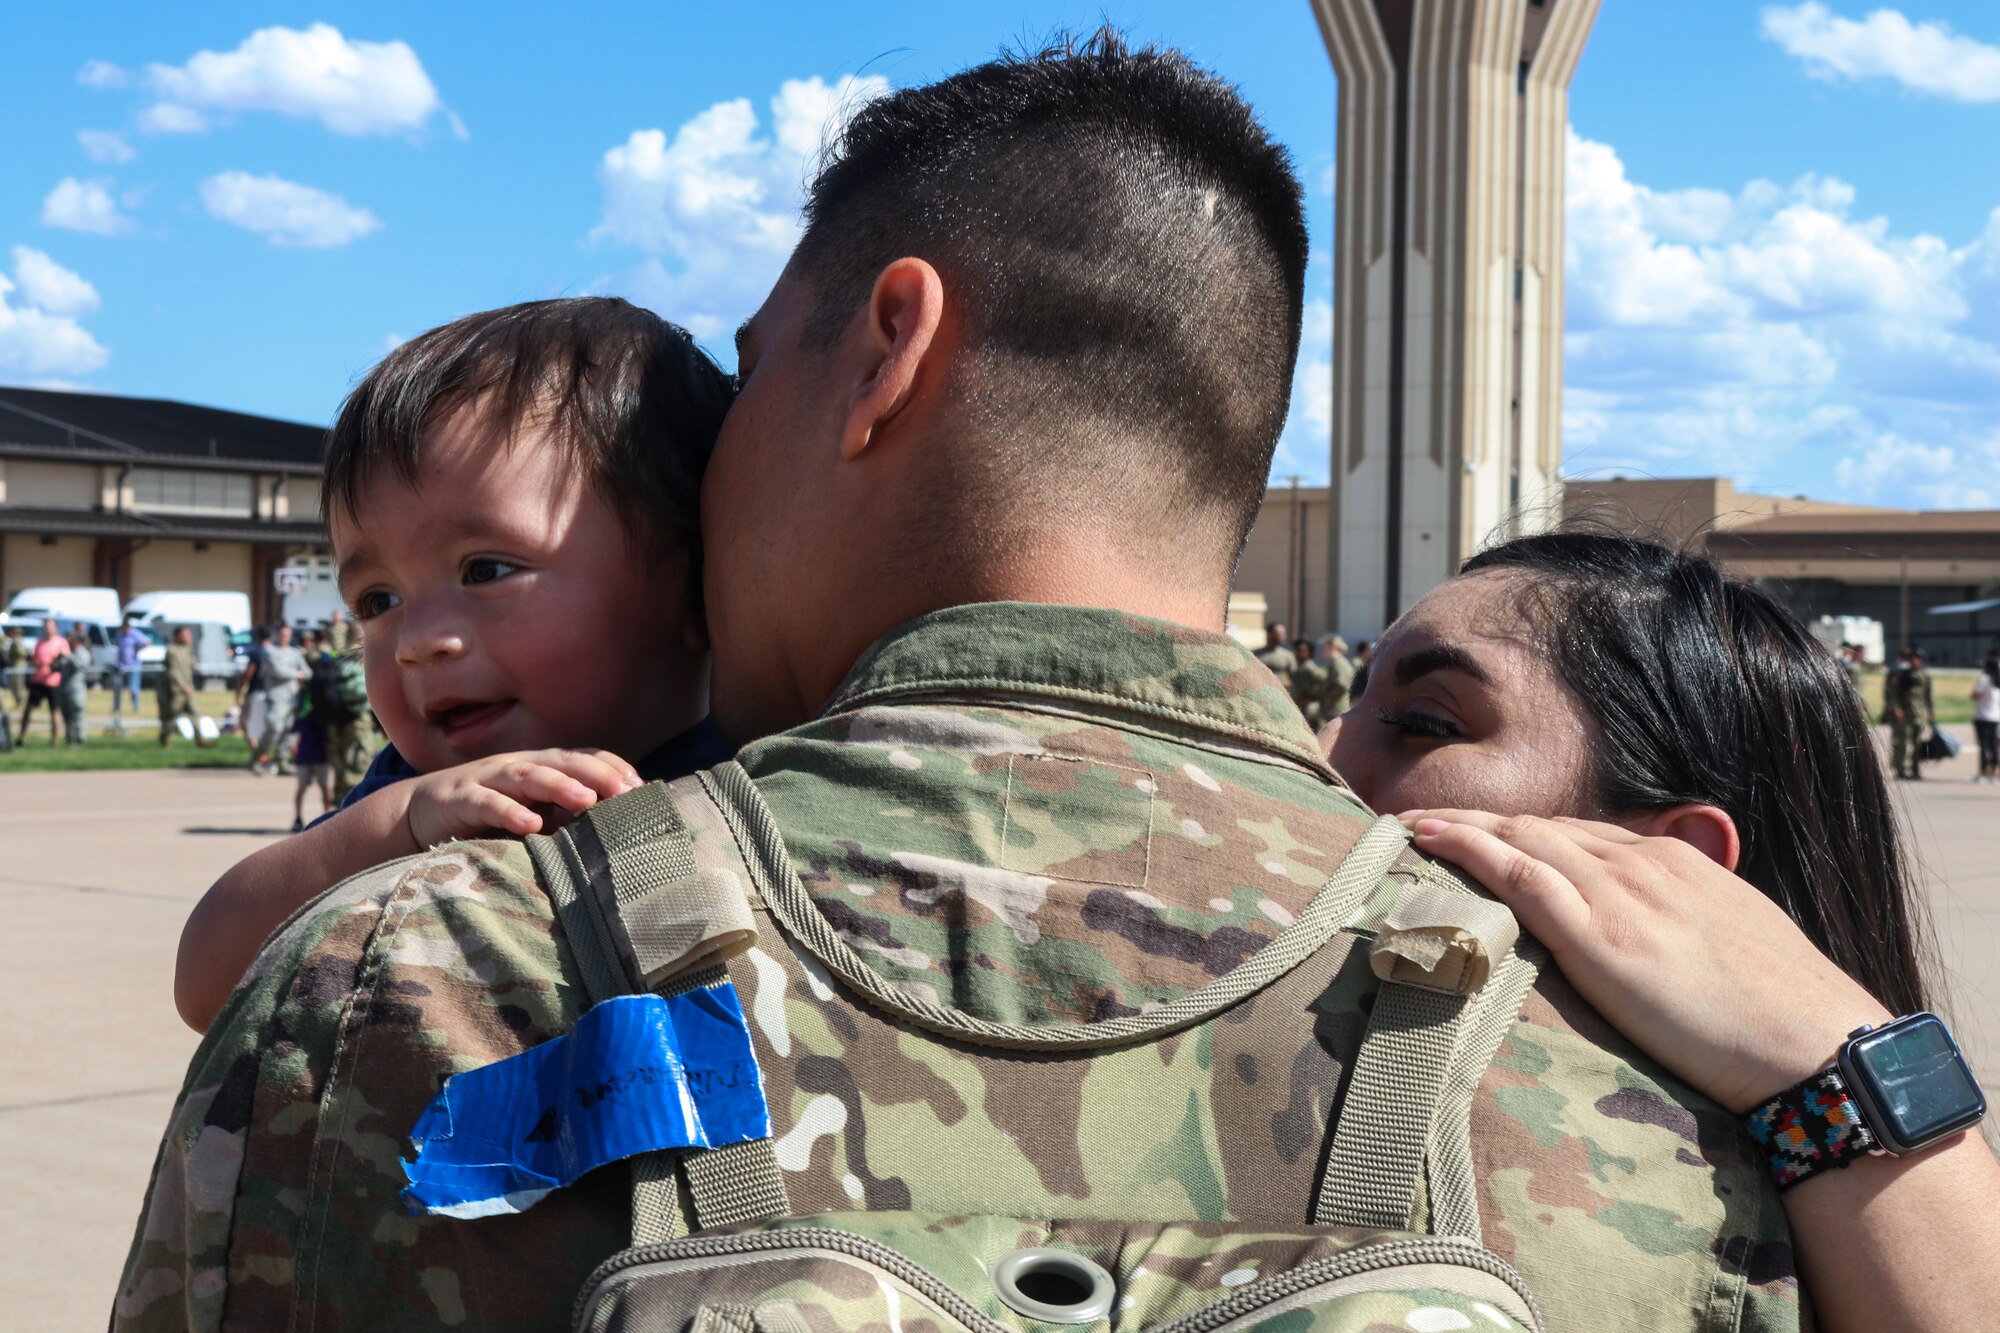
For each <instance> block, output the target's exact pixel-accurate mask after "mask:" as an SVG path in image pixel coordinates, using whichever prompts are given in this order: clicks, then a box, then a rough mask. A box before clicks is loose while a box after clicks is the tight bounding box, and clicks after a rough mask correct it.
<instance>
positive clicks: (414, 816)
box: [398, 750, 641, 850]
mask: <svg viewBox="0 0 2000 1333" xmlns="http://www.w3.org/2000/svg"><path fill="white" fill-rule="evenodd" d="M398 785H406V786H407V788H408V797H409V814H408V816H407V820H408V828H409V833H410V839H411V841H413V842H414V843H415V844H416V845H417V847H418V849H419V850H421V849H422V848H425V847H435V846H437V845H438V844H439V843H441V842H450V841H451V840H452V839H454V838H478V837H483V836H485V835H486V834H487V833H489V832H491V831H493V830H495V829H497V830H499V831H500V832H502V833H510V834H512V835H514V836H515V837H517V838H519V837H526V836H527V835H528V834H530V833H544V832H548V831H550V830H553V829H557V828H561V827H562V826H563V825H564V824H566V823H568V822H569V820H570V819H572V818H573V817H575V816H577V815H580V814H582V813H583V812H584V811H585V810H588V809H590V807H591V806H593V805H596V804H597V802H598V801H600V800H609V799H610V798H611V797H613V796H617V795H619V794H620V793H623V792H628V791H631V790H632V789H633V788H634V787H637V786H639V785H641V784H640V781H639V774H638V772H637V771H636V770H634V769H633V767H632V765H630V764H628V763H626V762H625V761H624V760H623V759H620V758H619V757H618V756H617V755H615V754H612V753H611V752H610V751H609V750H524V751H521V752H519V753H516V754H496V755H494V756H492V757H491V758H487V759H475V760H474V761H472V762H471V763H469V764H460V765H458V767H456V768H447V769H443V770H441V771H439V772H436V773H427V774H425V775H424V776H423V777H420V778H411V779H409V780H408V782H407V783H406V784H398Z"/></svg>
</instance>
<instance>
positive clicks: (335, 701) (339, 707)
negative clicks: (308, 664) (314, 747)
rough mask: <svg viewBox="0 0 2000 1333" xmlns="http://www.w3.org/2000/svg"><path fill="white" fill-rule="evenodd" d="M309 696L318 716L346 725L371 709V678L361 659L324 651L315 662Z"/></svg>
mask: <svg viewBox="0 0 2000 1333" xmlns="http://www.w3.org/2000/svg"><path fill="white" fill-rule="evenodd" d="M306 699H307V701H308V702H310V703H311V705H312V713H313V715H314V716H315V717H317V718H319V720H320V721H321V722H322V723H324V724H325V725H326V726H329V727H344V726H346V725H347V724H348V723H350V722H353V721H355V720H357V719H358V718H360V717H361V715H362V714H363V713H365V712H367V711H368V678H367V675H366V673H365V672H364V671H363V670H362V667H361V663H360V661H359V660H357V659H355V658H352V657H334V656H331V655H323V656H321V657H318V658H315V659H314V660H313V664H312V677H311V679H309V680H307V682H306Z"/></svg>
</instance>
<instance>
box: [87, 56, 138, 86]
mask: <svg viewBox="0 0 2000 1333" xmlns="http://www.w3.org/2000/svg"><path fill="white" fill-rule="evenodd" d="M76 81H77V82H78V83H80V84H82V85H83V86H84V87H86V88H123V87H124V86H125V85H126V84H128V83H130V82H131V81H132V76H131V75H130V74H128V73H126V72H125V71H124V70H122V69H120V68H119V67H118V66H116V65H114V64H112V63H111V62H110V61H108V60H86V61H84V62H83V68H82V69H80V70H78V71H77V72H76Z"/></svg>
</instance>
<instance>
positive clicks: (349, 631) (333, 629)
mask: <svg viewBox="0 0 2000 1333" xmlns="http://www.w3.org/2000/svg"><path fill="white" fill-rule="evenodd" d="M353 642H354V622H353V621H351V620H349V619H348V618H347V612H345V611H343V610H341V609H340V608H339V607H335V608H334V609H333V615H332V617H331V618H330V619H329V620H328V621H327V622H326V646H327V650H328V651H329V652H331V653H332V654H333V655H334V656H335V657H339V656H341V655H342V654H343V653H345V652H346V651H347V650H348V648H349V646H351V645H352V644H353Z"/></svg>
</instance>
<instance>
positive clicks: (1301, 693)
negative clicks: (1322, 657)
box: [1291, 639, 1326, 730]
mask: <svg viewBox="0 0 2000 1333" xmlns="http://www.w3.org/2000/svg"><path fill="white" fill-rule="evenodd" d="M1292 660H1293V661H1295V662H1297V663H1298V665H1297V666H1296V667H1294V668H1293V669H1292V679H1291V695H1292V702H1293V703H1295V704H1297V705H1298V706H1299V712H1300V713H1302V714H1304V715H1305V719H1306V722H1307V723H1308V724H1309V725H1310V726H1312V727H1313V728H1314V729H1315V730H1317V729H1318V728H1319V724H1320V715H1319V699H1320V695H1321V694H1323V693H1325V692H1326V667H1325V666H1323V665H1322V664H1321V663H1320V661H1319V660H1318V658H1317V657H1315V656H1314V655H1313V646H1312V640H1311V639H1296V640H1294V641H1293V642H1292Z"/></svg>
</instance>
